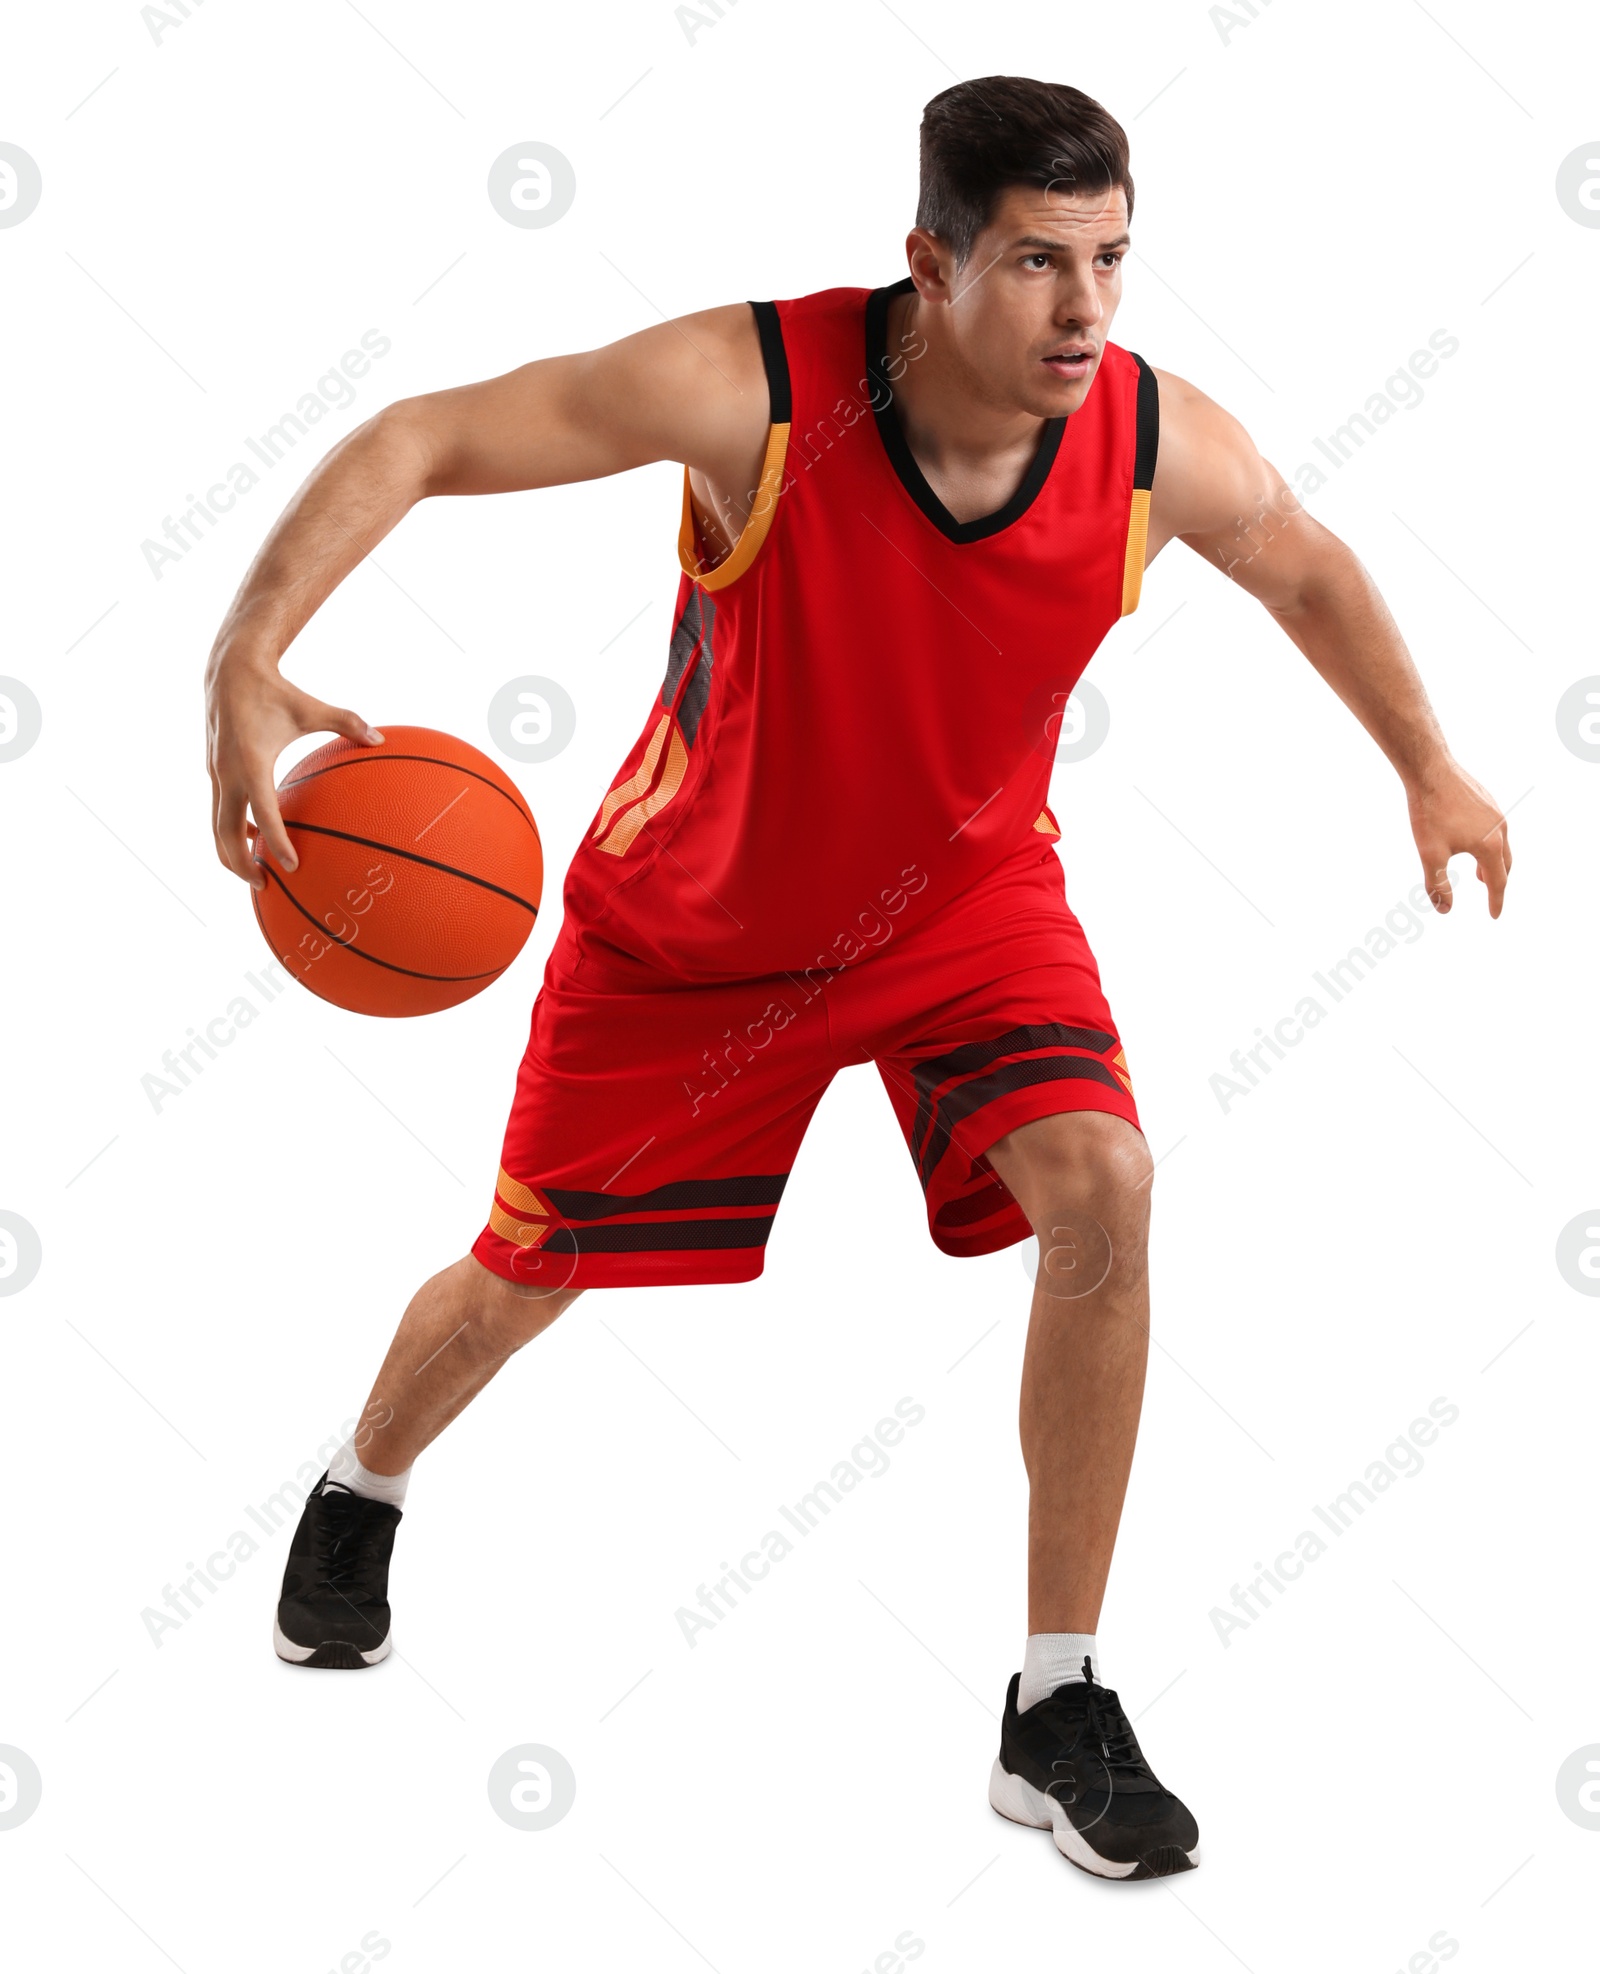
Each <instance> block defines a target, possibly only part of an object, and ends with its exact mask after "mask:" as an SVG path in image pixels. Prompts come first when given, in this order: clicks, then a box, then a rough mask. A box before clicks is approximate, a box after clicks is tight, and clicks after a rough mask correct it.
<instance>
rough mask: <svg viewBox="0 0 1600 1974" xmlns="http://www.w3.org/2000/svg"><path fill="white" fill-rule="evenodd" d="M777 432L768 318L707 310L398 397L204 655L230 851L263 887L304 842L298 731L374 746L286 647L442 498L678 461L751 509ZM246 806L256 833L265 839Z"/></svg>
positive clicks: (283, 536) (253, 568)
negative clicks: (289, 826) (765, 351)
mask: <svg viewBox="0 0 1600 1974" xmlns="http://www.w3.org/2000/svg"><path fill="white" fill-rule="evenodd" d="M766 436H767V389H766V381H765V376H764V373H763V370H762V365H761V355H760V345H759V342H758V339H757V336H756V332H755V326H754V318H753V317H752V314H751V311H750V309H749V308H748V307H747V306H745V305H744V304H742V303H736V304H733V305H732V306H730V307H727V308H716V309H707V310H705V311H703V312H702V313H700V314H698V315H690V316H685V317H684V318H683V319H682V321H681V322H664V323H661V324H658V325H657V326H656V327H654V328H650V329H645V330H642V331H640V333H639V334H637V335H634V336H628V337H624V338H623V339H622V340H621V341H620V342H616V343H611V344H608V345H607V346H606V347H605V348H603V349H598V350H586V351H583V352H581V353H580V354H577V355H574V356H559V357H549V358H546V359H544V360H543V361H541V362H538V363H529V364H525V365H524V366H523V367H522V368H521V369H520V370H513V371H510V372H508V373H507V375H505V376H503V377H495V378H491V379H489V380H488V381H487V382H485V383H481V384H467V385H463V386H462V387H460V388H459V389H456V390H448V391H436V392H432V393H430V394H428V395H426V396H423V397H415V398H406V399H402V400H401V401H400V402H399V403H397V404H393V405H390V406H389V407H388V408H387V409H386V410H384V411H380V412H379V413H378V414H377V415H376V417H373V418H369V419H368V420H367V422H366V423H365V424H364V425H360V426H358V427H357V428H356V430H355V431H353V432H352V433H351V434H350V435H349V437H348V438H346V439H344V440H342V441H341V442H340V443H339V444H338V445H337V446H335V447H334V448H333V450H332V451H331V452H330V453H329V454H328V455H327V457H326V458H325V459H324V460H322V462H321V463H320V464H319V465H318V466H317V467H316V469H315V470H314V471H313V473H312V474H311V476H310V478H309V479H308V480H307V481H306V482H305V484H304V485H303V486H302V487H301V488H300V490H299V492H298V493H297V494H296V495H295V497H294V499H293V500H292V501H291V502H290V503H289V505H288V507H287V508H285V509H284V511H283V513H282V514H281V515H280V516H279V518H278V521H277V524H276V526H275V527H274V528H273V530H272V532H271V533H270V534H269V535H268V536H267V538H266V540H265V541H264V542H263V543H262V545H261V549H260V551H259V553H258V554H257V556H256V558H255V560H254V561H253V562H252V563H251V565H250V567H249V569H248V570H247V571H246V573H245V578H244V581H243V582H242V583H241V584H240V586H239V593H238V595H237V596H236V597H235V598H234V600H233V603H232V604H231V606H230V607H229V610H228V614H227V616H226V617H225V618H224V619H223V622H222V627H221V629H220V630H219V631H218V633H217V637H216V642H215V643H214V644H213V646H212V650H211V657H210V661H209V663H208V665H207V667H206V765H207V768H208V770H209V772H210V776H211V788H212V830H213V834H214V836H215V838H216V845H217V855H218V856H219V857H220V858H221V860H222V862H223V863H224V864H226V865H227V867H228V869H229V870H231V871H233V872H234V874H235V875H236V876H238V877H242V878H244V879H245V881H246V882H247V883H249V884H252V885H255V886H257V887H259V886H261V885H263V884H265V882H266V875H265V873H264V872H263V871H261V870H260V869H258V868H257V864H256V858H257V856H258V854H261V853H265V854H266V855H270V856H271V858H272V859H273V861H274V862H275V863H276V864H277V865H278V866H279V868H280V869H282V870H284V871H292V870H293V869H294V867H295V861H296V859H295V854H294V848H293V845H292V844H291V843H290V841H289V838H288V834H287V832H286V831H285V829H284V827H283V822H282V819H281V817H280V816H279V813H278V804H277V797H276V794H275V791H274V784H273V776H274V768H275V764H276V762H277V759H278V756H279V755H280V754H281V753H282V752H283V750H284V748H285V747H287V746H288V745H289V744H290V742H291V741H293V740H296V739H298V738H299V737H300V736H301V735H302V734H307V733H320V732H327V731H332V732H334V733H338V734H343V735H344V736H345V737H346V738H347V739H350V740H355V741H358V742H364V743H368V744H371V743H375V742H376V741H377V740H378V739H379V738H380V736H379V735H377V734H376V733H375V732H374V731H373V730H372V729H371V728H370V727H368V725H367V723H366V721H365V720H364V719H363V718H362V717H361V716H360V715H359V714H358V713H355V712H352V711H351V710H349V709H348V708H345V707H337V706H330V705H328V704H326V703H325V702H324V701H322V700H320V699H317V698H315V697H314V696H313V695H312V694H310V693H307V692H303V691H301V690H300V688H299V687H298V686H295V685H292V684H291V683H290V682H289V681H288V680H287V679H285V678H284V677H283V676H282V675H281V673H280V672H279V669H278V664H279V660H280V659H281V658H282V656H283V654H284V652H285V651H286V650H287V649H288V647H289V646H290V644H292V643H293V641H294V639H295V638H296V637H297V636H298V635H299V633H300V631H301V629H302V628H303V627H304V626H305V624H306V623H307V622H309V620H310V619H311V617H312V616H313V615H314V614H315V612H316V611H317V610H318V609H319V608H320V607H321V605H322V604H323V603H324V602H326V600H327V599H328V597H330V596H331V595H332V594H333V592H334V590H336V589H337V588H338V586H339V584H340V583H342V582H343V581H344V579H345V577H346V576H347V575H349V573H350V571H351V570H352V569H353V568H355V567H356V565H357V564H358V563H359V562H360V561H361V560H362V558H363V557H364V556H366V555H368V554H369V553H370V552H371V551H372V550H373V549H374V548H376V547H377V545H378V543H379V542H381V541H382V540H383V538H384V536H385V535H387V534H388V533H389V531H390V530H391V529H392V528H394V527H395V526H396V525H397V524H398V523H399V522H400V521H401V520H402V518H403V517H404V516H405V515H406V514H407V513H408V512H409V511H410V509H411V508H412V507H414V506H415V505H416V503H417V502H418V501H419V500H425V499H427V498H428V497H429V496H430V495H434V494H485V493H514V492H520V491H523V490H526V489H529V488H533V487H553V486H565V485H568V484H570V483H572V482H574V481H578V480H594V479H600V478H602V477H604V476H605V475H608V474H612V473H625V472H627V471H629V470H630V469H631V468H632V467H635V466H646V465H649V464H651V463H653V462H655V461H657V460H664V459H671V460H677V461H680V462H681V463H682V464H683V465H685V466H689V467H691V468H694V469H695V470H697V471H698V472H699V473H700V474H702V475H704V477H705V479H706V480H707V482H709V483H710V485H711V486H712V487H713V488H720V489H734V490H741V491H740V493H739V494H738V497H737V498H735V499H734V500H733V501H732V502H731V503H730V504H731V505H733V506H735V507H737V506H740V505H743V506H744V507H745V508H746V509H747V508H748V501H749V498H750V493H751V492H753V490H754V488H755V486H756V483H757V481H758V479H759V477H760V462H761V457H762V453H763V450H764V447H765V444H766ZM247 811H248V814H249V815H251V816H253V817H254V820H255V825H256V832H257V838H258V842H257V844H256V845H252V843H251V841H250V837H249V832H248V828H247Z"/></svg>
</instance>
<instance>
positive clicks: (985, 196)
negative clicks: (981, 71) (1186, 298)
mask: <svg viewBox="0 0 1600 1974" xmlns="http://www.w3.org/2000/svg"><path fill="white" fill-rule="evenodd" d="M921 149H922V182H921V188H920V191H919V193H918V197H917V224H918V226H922V227H926V228H927V230H928V231H929V232H930V233H936V234H937V235H938V236H939V238H940V239H941V240H944V241H946V242H948V244H949V245H950V247H951V248H952V249H953V250H954V253H955V257H956V265H957V266H958V267H964V266H965V265H966V263H967V261H968V260H969V259H970V258H971V255H972V249H973V245H974V243H975V242H976V240H977V238H978V235H979V234H980V233H981V232H982V231H983V229H984V227H985V226H987V225H988V223H989V219H990V217H991V215H992V214H993V212H994V204H995V199H996V196H997V195H998V194H999V192H1000V191H1001V190H1002V188H1003V187H1005V186H1007V185H1037V186H1039V187H1040V188H1041V189H1043V190H1048V189H1049V188H1050V187H1052V186H1054V187H1056V188H1057V189H1060V190H1066V191H1071V192H1109V191H1111V190H1113V188H1115V187H1117V186H1120V187H1121V188H1122V191H1123V193H1124V194H1125V195H1126V197H1127V201H1128V213H1129V216H1130V217H1131V216H1132V214H1133V179H1132V178H1131V177H1130V175H1129V172H1128V134H1127V132H1126V131H1125V130H1124V129H1123V127H1122V125H1121V124H1120V123H1118V122H1117V120H1116V118H1115V117H1114V116H1112V115H1111V113H1110V112H1109V111H1108V110H1105V109H1102V108H1101V106H1100V105H1099V104H1098V103H1097V102H1096V101H1095V100H1094V98H1093V97H1092V96H1085V95H1084V93H1083V91H1082V90H1081V89H1074V88H1072V87H1071V86H1070V85H1069V84H1067V83H1065V82H1035V81H1033V80H1032V78H1031V77H1029V76H1025V75H986V76H980V77H979V78H978V79H977V80H976V81H972V82H958V83H956V84H955V85H954V86H953V87H952V88H949V89H944V90H941V91H940V92H939V94H938V95H937V96H935V97H934V99H933V101H932V102H931V103H929V104H928V105H927V106H926V107H925V108H924V110H923V112H922V136H921Z"/></svg>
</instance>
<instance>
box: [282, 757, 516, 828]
mask: <svg viewBox="0 0 1600 1974" xmlns="http://www.w3.org/2000/svg"><path fill="white" fill-rule="evenodd" d="M385 761H423V762H425V763H426V764H427V765H428V766H429V767H430V768H448V769H449V770H450V772H451V773H452V774H458V775H471V777H472V779H473V780H474V781H481V782H482V783H483V785H484V787H485V788H492V789H493V790H494V792H495V794H496V795H498V796H499V797H500V800H501V801H502V802H509V803H510V804H511V806H512V808H513V809H515V810H516V812H517V814H518V815H519V816H521V818H522V820H523V821H524V822H525V823H527V824H528V825H529V827H530V828H531V829H532V830H533V832H534V834H535V835H537V834H538V833H539V832H538V825H537V824H536V823H535V822H534V820H533V818H532V816H530V815H529V813H528V811H527V810H526V809H525V808H524V807H523V806H522V804H521V803H520V802H519V801H518V800H517V799H516V797H515V796H514V795H508V794H507V793H506V792H505V790H504V789H503V788H502V787H501V786H500V784H499V782H497V781H491V780H490V779H489V777H488V776H487V775H481V774H479V773H478V771H477V769H476V768H461V767H457V766H456V764H455V762H454V761H441V760H440V759H439V757H438V755H437V754H380V753H379V752H378V750H377V748H373V749H372V751H371V753H369V754H352V755H350V756H349V758H348V759H346V760H343V761H330V762H329V763H328V765H327V766H326V767H325V768H313V769H312V770H311V772H310V774H306V775H297V774H295V773H294V771H293V769H291V770H290V772H289V778H288V780H287V781H285V782H284V784H283V786H282V787H281V788H280V789H279V790H278V793H279V794H280V795H282V794H283V793H285V791H286V790H288V789H291V788H303V787H305V785H306V783H307V782H312V781H319V780H321V778H322V776H323V775H331V774H334V773H336V772H337V771H338V770H339V769H340V768H361V767H382V766H383V764H384V762H385Z"/></svg>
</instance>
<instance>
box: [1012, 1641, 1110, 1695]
mask: <svg viewBox="0 0 1600 1974" xmlns="http://www.w3.org/2000/svg"><path fill="white" fill-rule="evenodd" d="M1085 1659H1087V1660H1088V1661H1089V1669H1090V1671H1091V1672H1093V1674H1094V1676H1095V1678H1096V1680H1098V1679H1099V1677H1100V1655H1099V1653H1098V1652H1097V1651H1096V1650H1095V1643H1094V1633H1093V1632H1092V1631H1035V1632H1032V1633H1031V1634H1030V1635H1029V1638H1028V1649H1027V1652H1026V1653H1025V1654H1024V1656H1023V1660H1022V1678H1021V1680H1020V1681H1019V1682H1018V1685H1017V1712H1018V1713H1025V1712H1026V1711H1027V1709H1028V1708H1029V1707H1031V1706H1032V1705H1033V1704H1034V1703H1035V1701H1038V1700H1042V1699H1044V1698H1045V1697H1046V1696H1047V1695H1049V1694H1051V1693H1053V1692H1054V1691H1055V1690H1056V1688H1057V1687H1058V1686H1065V1685H1066V1684H1067V1683H1068V1682H1069V1681H1071V1680H1074V1679H1075V1680H1077V1681H1079V1683H1080V1684H1081V1683H1082V1680H1083V1662H1084V1660H1085Z"/></svg>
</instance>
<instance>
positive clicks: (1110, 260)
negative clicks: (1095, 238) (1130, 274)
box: [1100, 249, 1122, 267]
mask: <svg viewBox="0 0 1600 1974" xmlns="http://www.w3.org/2000/svg"><path fill="white" fill-rule="evenodd" d="M1100 258H1101V260H1102V261H1103V262H1104V264H1105V265H1106V266H1107V267H1120V266H1121V265H1122V253H1121V250H1120V249H1113V250H1112V251H1110V252H1109V253H1104V254H1102V255H1101V256H1100Z"/></svg>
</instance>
